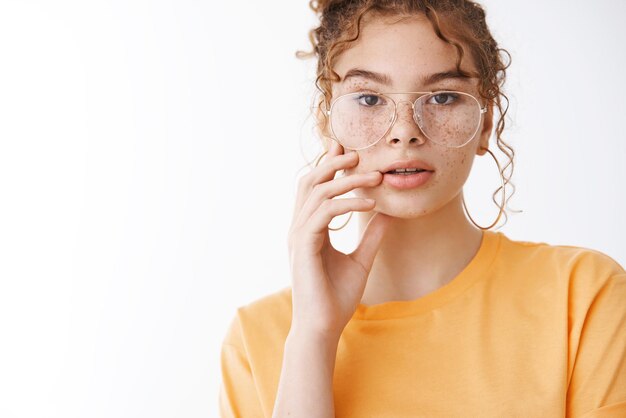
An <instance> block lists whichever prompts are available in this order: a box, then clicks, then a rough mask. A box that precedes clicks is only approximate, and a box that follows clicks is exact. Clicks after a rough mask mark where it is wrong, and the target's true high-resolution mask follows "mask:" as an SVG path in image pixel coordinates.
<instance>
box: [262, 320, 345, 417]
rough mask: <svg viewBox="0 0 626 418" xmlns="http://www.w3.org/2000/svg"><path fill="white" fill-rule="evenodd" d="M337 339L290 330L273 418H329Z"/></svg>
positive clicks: (332, 410) (331, 410)
mask: <svg viewBox="0 0 626 418" xmlns="http://www.w3.org/2000/svg"><path fill="white" fill-rule="evenodd" d="M337 344H338V339H334V338H322V337H317V336H312V335H310V334H308V333H302V332H296V331H291V332H290V333H289V335H288V337H287V340H286V341H285V351H284V356H283V365H282V370H281V373H280V381H279V384H278V392H277V394H276V402H275V403H274V413H273V415H272V417H273V418H284V417H290V418H300V417H303V418H304V417H306V418H332V417H334V416H335V407H334V401H333V372H334V370H335V358H336V355H337Z"/></svg>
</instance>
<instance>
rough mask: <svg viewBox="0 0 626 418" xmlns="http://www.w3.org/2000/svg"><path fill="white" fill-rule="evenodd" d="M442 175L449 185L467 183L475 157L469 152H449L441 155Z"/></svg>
mask: <svg viewBox="0 0 626 418" xmlns="http://www.w3.org/2000/svg"><path fill="white" fill-rule="evenodd" d="M441 161H443V164H441V165H440V167H441V171H442V172H441V174H442V175H443V177H444V178H445V179H447V180H446V181H447V182H448V183H452V184H455V185H460V184H463V183H465V180H467V177H468V176H469V172H470V170H471V168H472V162H473V155H472V154H471V153H469V152H467V150H464V151H461V150H447V151H446V152H443V153H442V154H441Z"/></svg>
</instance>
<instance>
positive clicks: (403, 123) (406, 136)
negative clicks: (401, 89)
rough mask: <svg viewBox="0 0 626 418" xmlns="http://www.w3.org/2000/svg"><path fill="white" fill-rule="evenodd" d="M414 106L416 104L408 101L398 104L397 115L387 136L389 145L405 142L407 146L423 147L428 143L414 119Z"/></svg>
mask: <svg viewBox="0 0 626 418" xmlns="http://www.w3.org/2000/svg"><path fill="white" fill-rule="evenodd" d="M403 104H406V106H402V105H403ZM413 106H414V103H413V102H409V101H408V100H403V101H401V102H397V107H396V115H395V117H394V120H393V124H392V126H391V129H390V130H389V133H388V134H387V143H388V144H390V145H395V144H399V143H402V142H405V143H407V144H418V145H421V144H423V143H424V142H426V137H425V136H424V134H423V133H422V130H421V129H420V127H419V126H418V125H417V123H416V122H415V119H414V117H413V115H414V108H413Z"/></svg>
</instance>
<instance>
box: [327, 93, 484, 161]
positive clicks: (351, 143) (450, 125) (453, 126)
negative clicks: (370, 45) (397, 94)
mask: <svg viewBox="0 0 626 418" xmlns="http://www.w3.org/2000/svg"><path fill="white" fill-rule="evenodd" d="M394 112H395V104H394V102H393V100H391V99H390V98H389V97H388V96H385V95H383V94H375V93H351V94H347V95H344V96H341V97H339V98H338V99H337V100H336V101H335V103H334V104H333V107H332V109H331V115H330V118H331V119H330V123H331V128H332V130H333V133H334V134H335V136H336V138H337V140H338V141H339V142H341V144H342V145H344V146H346V147H348V148H354V149H359V148H364V147H366V146H368V145H370V144H373V143H374V142H376V141H378V140H379V139H381V138H382V137H383V136H384V135H385V134H386V133H387V131H388V130H389V128H390V127H391V124H392V123H393V119H394ZM480 115H481V111H480V104H479V103H478V102H477V101H476V99H474V98H473V97H472V96H470V95H468V94H464V93H460V92H453V91H445V92H437V93H434V94H427V95H423V96H421V97H420V98H419V99H418V100H417V101H416V103H415V111H414V114H413V118H414V120H415V122H416V123H417V124H418V125H419V126H420V128H421V129H422V132H423V133H424V134H425V135H426V136H427V137H428V138H429V139H430V140H432V141H433V142H436V143H437V144H440V145H444V146H448V147H458V146H462V145H464V144H466V143H467V142H468V141H469V140H470V139H471V138H472V137H473V136H474V134H475V133H476V130H477V128H478V125H479V124H480Z"/></svg>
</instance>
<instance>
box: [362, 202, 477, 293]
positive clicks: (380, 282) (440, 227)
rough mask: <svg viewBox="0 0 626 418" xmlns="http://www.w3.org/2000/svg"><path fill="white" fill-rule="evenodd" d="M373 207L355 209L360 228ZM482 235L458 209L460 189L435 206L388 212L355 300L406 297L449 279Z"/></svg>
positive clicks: (446, 281)
mask: <svg viewBox="0 0 626 418" xmlns="http://www.w3.org/2000/svg"><path fill="white" fill-rule="evenodd" d="M372 215H373V213H359V230H360V234H359V235H361V234H362V232H363V229H364V228H365V226H366V225H367V222H368V221H369V219H370V217H371V216H372ZM481 238H482V231H481V230H480V229H478V228H476V227H474V226H473V225H472V224H471V223H470V221H468V220H467V218H466V217H465V214H464V213H463V207H462V203H461V194H459V195H457V197H455V198H454V199H453V200H452V201H450V202H449V203H448V204H447V205H446V206H444V207H442V208H440V209H439V210H437V211H436V212H433V213H430V214H427V215H423V216H420V217H418V218H413V219H404V218H394V221H393V222H392V224H391V225H390V226H389V228H388V229H387V231H386V233H385V237H384V239H383V241H382V243H381V246H380V249H379V251H378V253H377V255H376V258H375V259H374V264H373V266H372V270H371V272H370V275H369V278H368V280H367V285H366V287H365V291H364V294H363V297H362V299H361V303H363V304H366V305H374V304H379V303H384V302H388V301H393V300H412V299H417V298H419V297H421V296H424V295H425V294H428V293H431V292H432V291H434V290H436V289H438V288H440V287H441V286H443V285H445V284H446V283H448V282H450V281H451V280H452V279H454V278H455V277H456V276H457V275H458V274H459V273H460V272H461V271H462V270H463V269H464V268H465V266H466V265H467V264H468V263H469V262H470V261H471V260H472V258H473V257H474V255H475V254H476V252H477V251H478V248H479V247H480V242H481Z"/></svg>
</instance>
